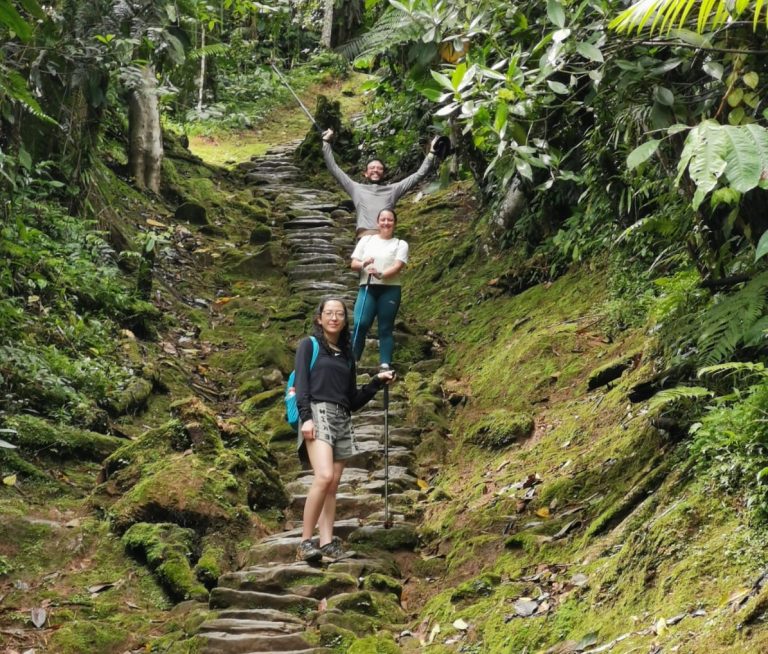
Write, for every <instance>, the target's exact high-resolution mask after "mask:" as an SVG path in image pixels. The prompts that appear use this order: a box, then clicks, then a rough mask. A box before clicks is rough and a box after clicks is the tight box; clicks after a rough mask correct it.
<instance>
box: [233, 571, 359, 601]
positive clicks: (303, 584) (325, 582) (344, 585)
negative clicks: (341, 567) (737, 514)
mask: <svg viewBox="0 0 768 654" xmlns="http://www.w3.org/2000/svg"><path fill="white" fill-rule="evenodd" d="M219 587H222V588H235V589H237V590H249V591H256V592H262V593H277V594H280V593H283V592H292V593H293V594H295V595H300V596H302V597H315V598H317V599H322V598H323V597H326V596H327V595H332V594H335V593H338V592H346V591H349V590H353V589H355V588H357V579H355V578H354V577H350V576H349V575H347V574H343V573H339V572H330V571H328V570H324V569H322V568H317V567H311V566H309V565H307V564H306V563H288V564H280V563H278V564H275V565H269V566H252V567H250V568H246V569H245V570H239V571H237V572H228V573H227V574H224V575H222V576H221V577H220V578H219Z"/></svg>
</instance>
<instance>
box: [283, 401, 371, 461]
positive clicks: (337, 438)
mask: <svg viewBox="0 0 768 654" xmlns="http://www.w3.org/2000/svg"><path fill="white" fill-rule="evenodd" d="M310 407H311V408H312V421H313V422H314V423H315V438H316V439H318V440H321V441H324V442H326V443H328V445H330V446H331V448H333V460H334V461H344V460H345V459H349V458H350V457H352V456H354V455H355V454H357V452H358V450H357V446H356V445H355V434H354V431H353V430H352V416H351V415H350V413H349V411H348V410H347V409H345V408H344V407H343V406H339V405H338V404H333V403H331V402H312V403H311V404H310ZM298 445H299V458H300V459H301V462H302V463H303V464H304V465H305V466H308V464H309V459H308V457H307V449H306V447H304V437H303V436H302V435H301V427H299V442H298Z"/></svg>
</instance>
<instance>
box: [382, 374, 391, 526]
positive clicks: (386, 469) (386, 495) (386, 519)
mask: <svg viewBox="0 0 768 654" xmlns="http://www.w3.org/2000/svg"><path fill="white" fill-rule="evenodd" d="M391 526H392V521H391V520H390V519H389V384H387V385H386V386H384V529H389V528H390V527H391Z"/></svg>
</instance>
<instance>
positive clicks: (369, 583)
mask: <svg viewBox="0 0 768 654" xmlns="http://www.w3.org/2000/svg"><path fill="white" fill-rule="evenodd" d="M363 590H375V591H378V592H380V593H392V594H393V595H394V596H395V597H397V599H398V600H399V599H400V596H401V595H402V593H403V585H402V584H401V583H400V582H399V581H398V580H397V579H393V578H392V577H390V576H388V575H383V574H380V573H378V572H374V573H371V574H369V575H368V576H367V577H366V578H365V579H364V580H363Z"/></svg>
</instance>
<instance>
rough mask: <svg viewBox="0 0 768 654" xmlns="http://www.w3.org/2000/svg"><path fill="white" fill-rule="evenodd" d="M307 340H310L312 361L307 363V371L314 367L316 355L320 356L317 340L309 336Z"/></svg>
mask: <svg viewBox="0 0 768 654" xmlns="http://www.w3.org/2000/svg"><path fill="white" fill-rule="evenodd" d="M309 338H311V339H312V360H311V361H310V362H309V369H310V370H312V368H314V367H315V361H317V355H318V354H320V343H318V342H317V339H316V338H315V337H314V336H310V337H309Z"/></svg>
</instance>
